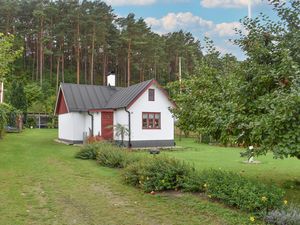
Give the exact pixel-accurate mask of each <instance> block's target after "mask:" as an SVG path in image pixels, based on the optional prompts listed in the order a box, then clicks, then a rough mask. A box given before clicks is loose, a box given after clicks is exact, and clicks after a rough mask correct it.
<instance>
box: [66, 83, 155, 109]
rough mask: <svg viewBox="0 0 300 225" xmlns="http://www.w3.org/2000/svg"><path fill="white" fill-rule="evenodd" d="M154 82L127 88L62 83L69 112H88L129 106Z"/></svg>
mask: <svg viewBox="0 0 300 225" xmlns="http://www.w3.org/2000/svg"><path fill="white" fill-rule="evenodd" d="M152 81H153V80H148V81H144V82H142V83H139V84H135V85H132V86H130V87H127V88H122V87H110V86H99V85H83V84H68V83H62V84H61V86H60V88H61V90H62V91H63V94H64V97H65V101H66V104H67V107H68V109H69V112H86V111H88V110H91V109H117V108H123V107H126V106H128V105H129V104H130V103H131V102H132V101H133V100H134V99H135V98H136V97H137V96H138V95H139V94H140V93H141V92H142V91H143V90H145V88H146V87H147V86H148V85H149V84H150V83H151V82H152Z"/></svg>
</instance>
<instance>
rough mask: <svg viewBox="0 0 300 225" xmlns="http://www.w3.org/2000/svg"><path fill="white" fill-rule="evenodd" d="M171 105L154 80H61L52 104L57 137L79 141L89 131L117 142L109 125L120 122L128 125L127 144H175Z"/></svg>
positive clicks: (145, 145) (131, 145)
mask: <svg viewBox="0 0 300 225" xmlns="http://www.w3.org/2000/svg"><path fill="white" fill-rule="evenodd" d="M112 83H113V82H112ZM174 106H175V104H174V103H173V102H172V101H171V100H170V99H169V97H168V94H167V93H166V91H165V90H164V89H163V88H162V87H161V86H160V85H159V84H158V83H157V81H156V80H148V81H144V82H142V83H139V84H135V85H132V86H130V87H127V88H123V87H114V86H111V85H109V86H98V85H81V84H66V83H63V84H61V85H60V88H59V92H58V96H57V102H56V107H55V113H56V114H57V115H58V138H59V139H60V140H62V141H65V142H69V143H82V142H83V138H84V134H86V133H88V134H91V135H99V136H101V137H102V138H104V139H106V140H114V141H116V142H118V141H121V140H120V139H121V137H118V136H116V133H115V132H114V129H113V126H112V125H116V124H121V125H124V126H126V127H127V128H128V129H129V135H127V136H125V138H124V143H125V145H126V146H128V147H161V146H174V118H173V117H172V114H171V112H170V108H172V107H174Z"/></svg>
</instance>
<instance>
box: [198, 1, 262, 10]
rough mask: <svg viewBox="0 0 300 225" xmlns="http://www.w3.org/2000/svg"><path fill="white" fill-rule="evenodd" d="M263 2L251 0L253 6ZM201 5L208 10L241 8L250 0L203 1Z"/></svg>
mask: <svg viewBox="0 0 300 225" xmlns="http://www.w3.org/2000/svg"><path fill="white" fill-rule="evenodd" d="M262 2H263V0H251V4H252V5H257V4H260V3H262ZM200 4H201V5H202V6H203V7H206V8H217V7H219V8H241V7H245V6H247V5H248V0H201V1H200Z"/></svg>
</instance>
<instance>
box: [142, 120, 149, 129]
mask: <svg viewBox="0 0 300 225" xmlns="http://www.w3.org/2000/svg"><path fill="white" fill-rule="evenodd" d="M143 128H148V126H147V119H143Z"/></svg>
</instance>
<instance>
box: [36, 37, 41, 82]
mask: <svg viewBox="0 0 300 225" xmlns="http://www.w3.org/2000/svg"><path fill="white" fill-rule="evenodd" d="M35 53H36V76H35V80H36V81H38V80H39V68H40V67H39V39H37V40H36V51H35Z"/></svg>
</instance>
